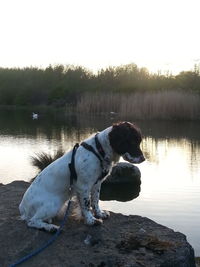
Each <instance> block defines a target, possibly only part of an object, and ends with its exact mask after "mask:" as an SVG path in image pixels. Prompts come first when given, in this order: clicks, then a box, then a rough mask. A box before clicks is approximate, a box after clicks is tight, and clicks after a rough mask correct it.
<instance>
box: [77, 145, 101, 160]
mask: <svg viewBox="0 0 200 267" xmlns="http://www.w3.org/2000/svg"><path fill="white" fill-rule="evenodd" d="M81 146H83V147H84V148H85V149H87V150H89V151H90V152H92V153H93V154H95V156H96V157H97V158H98V159H99V161H100V162H101V163H103V161H102V158H101V157H100V156H99V154H98V153H97V152H96V151H95V150H94V148H93V147H92V146H91V145H88V144H87V143H86V142H82V143H81Z"/></svg>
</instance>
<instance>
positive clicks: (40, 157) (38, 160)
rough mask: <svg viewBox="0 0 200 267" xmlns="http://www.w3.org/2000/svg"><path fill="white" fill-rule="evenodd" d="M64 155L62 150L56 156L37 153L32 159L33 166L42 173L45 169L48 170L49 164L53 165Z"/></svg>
mask: <svg viewBox="0 0 200 267" xmlns="http://www.w3.org/2000/svg"><path fill="white" fill-rule="evenodd" d="M63 155H64V151H63V150H62V149H61V148H60V149H59V150H57V151H56V152H55V153H54V155H51V154H48V153H45V152H41V153H35V156H32V157H31V164H32V165H33V166H35V167H37V168H38V169H39V171H42V170H43V169H44V168H46V167H47V166H48V165H49V164H51V163H52V162H53V161H55V160H56V159H58V158H60V157H62V156H63Z"/></svg>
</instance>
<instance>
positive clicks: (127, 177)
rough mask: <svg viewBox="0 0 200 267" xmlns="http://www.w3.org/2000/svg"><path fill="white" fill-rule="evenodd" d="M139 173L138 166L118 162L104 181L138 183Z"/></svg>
mask: <svg viewBox="0 0 200 267" xmlns="http://www.w3.org/2000/svg"><path fill="white" fill-rule="evenodd" d="M140 177H141V173H140V170H139V168H138V167H136V166H135V165H133V164H130V163H128V162H118V163H117V164H116V165H115V166H114V167H113V168H112V171H111V174H110V175H109V176H108V178H107V179H106V180H105V181H104V183H111V184H120V183H134V184H136V183H138V184H140V183H141V181H140Z"/></svg>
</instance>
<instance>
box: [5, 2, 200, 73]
mask: <svg viewBox="0 0 200 267" xmlns="http://www.w3.org/2000/svg"><path fill="white" fill-rule="evenodd" d="M199 14H200V0H0V38H1V39H0V67H25V66H38V67H46V66H48V65H49V64H75V65H82V66H85V67H87V68H89V69H91V70H97V69H100V68H105V67H107V66H110V65H115V66H116V65H120V64H128V63H132V62H134V63H136V64H137V65H138V66H139V67H142V66H143V67H147V68H148V69H149V70H150V71H153V72H156V71H157V70H159V69H161V70H162V71H166V70H170V71H173V72H174V73H177V72H179V71H181V70H190V69H193V66H194V64H195V63H197V64H198V63H200V15H199Z"/></svg>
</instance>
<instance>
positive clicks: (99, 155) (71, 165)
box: [68, 133, 108, 185]
mask: <svg viewBox="0 0 200 267" xmlns="http://www.w3.org/2000/svg"><path fill="white" fill-rule="evenodd" d="M80 145H81V146H83V147H84V148H85V149H87V150H88V151H90V152H92V153H93V154H94V155H95V156H96V157H97V158H98V159H99V161H100V165H101V168H102V174H101V176H100V177H99V179H100V180H102V179H103V178H104V177H105V176H106V175H107V174H108V170H104V166H103V161H104V160H105V155H106V154H105V151H104V150H103V147H102V145H101V144H100V142H99V139H98V133H97V134H96V135H95V145H96V149H97V151H98V153H97V152H96V150H95V149H94V148H93V146H91V145H89V144H87V143H86V142H82V143H81V144H80ZM78 148H79V144H78V143H77V144H75V146H74V148H73V150H72V156H71V162H70V163H69V164H68V166H69V169H70V185H72V184H73V181H74V180H75V181H76V180H77V173H76V168H75V155H76V151H77V149H78Z"/></svg>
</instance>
